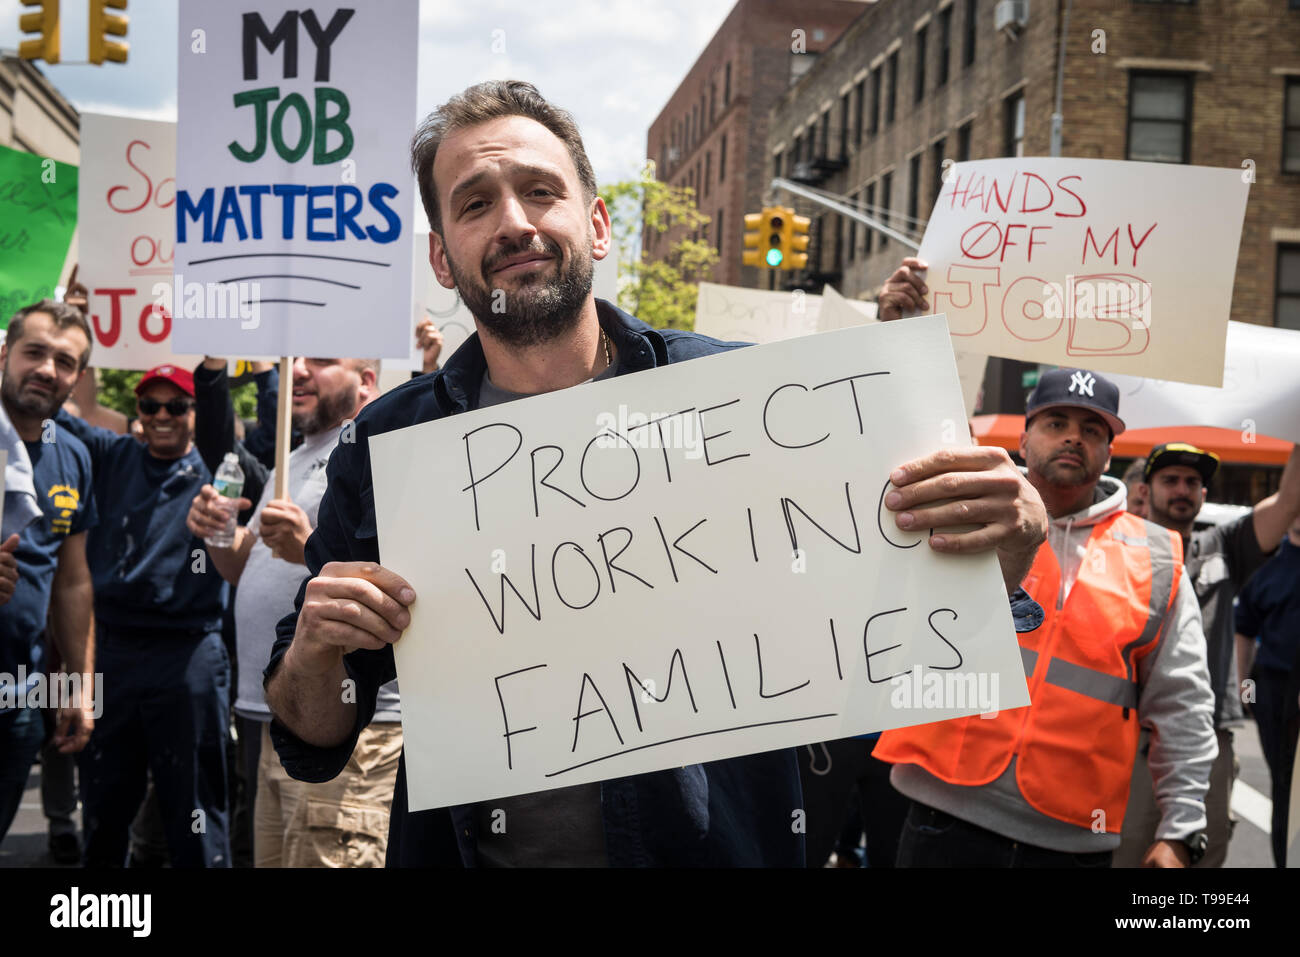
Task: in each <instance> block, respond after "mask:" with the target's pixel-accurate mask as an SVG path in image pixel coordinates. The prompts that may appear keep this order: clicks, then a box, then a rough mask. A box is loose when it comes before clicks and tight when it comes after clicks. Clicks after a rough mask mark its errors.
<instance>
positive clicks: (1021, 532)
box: [885, 446, 1047, 594]
mask: <svg viewBox="0 0 1300 957" xmlns="http://www.w3.org/2000/svg"><path fill="white" fill-rule="evenodd" d="M890 481H891V482H893V484H894V486H895V488H893V489H891V490H890V491H889V492H888V493H886V495H885V505H886V506H887V507H888V508H889V509H890V510H891V511H894V512H897V513H898V514H897V515H895V516H894V522H895V524H897V525H898V527H899V528H901V529H906V530H909V531H916V530H918V529H927V528H935V529H942V528H944V527H946V526H951V525H970V524H976V525H980V526H981V527H980V528H977V529H974V530H972V531H965V532H949V531H941V532H939V533H938V534H936V535H933V536H932V537H931V538H930V539H929V542H930V547H931V548H933V549H934V550H935V551H937V552H950V553H965V552H985V551H989V550H990V549H994V548H996V549H997V552H998V563H999V564H1000V565H1001V566H1002V578H1003V580H1004V582H1005V583H1006V586H1007V594H1011V593H1012V592H1014V591H1015V590H1016V588H1017V587H1018V586H1019V584H1020V581H1021V579H1023V578H1024V577H1025V574H1026V573H1027V572H1028V571H1029V567H1030V566H1031V565H1032V564H1033V562H1034V555H1035V554H1036V553H1037V552H1038V546H1039V545H1041V544H1042V543H1043V542H1044V541H1046V539H1047V509H1046V508H1045V507H1044V506H1043V500H1042V499H1041V498H1040V497H1039V495H1038V492H1037V490H1036V489H1035V488H1034V487H1033V486H1032V485H1031V484H1029V481H1028V479H1026V478H1025V477H1024V476H1023V475H1022V474H1021V473H1020V470H1019V469H1018V468H1016V467H1015V465H1014V464H1013V463H1012V461H1011V456H1009V455H1008V454H1007V452H1006V450H1005V449H1001V448H997V447H994V446H973V447H971V448H964V449H943V450H941V451H938V452H934V453H931V454H930V455H927V456H925V457H924V458H920V459H916V460H914V461H912V462H908V463H906V464H904V465H902V466H900V467H899V468H898V469H896V470H895V471H894V473H893V474H892V475H891V476H890Z"/></svg>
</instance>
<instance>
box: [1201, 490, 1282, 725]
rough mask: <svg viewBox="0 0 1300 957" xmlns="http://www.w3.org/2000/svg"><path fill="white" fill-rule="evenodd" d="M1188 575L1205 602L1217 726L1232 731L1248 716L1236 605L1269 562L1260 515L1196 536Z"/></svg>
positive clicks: (1206, 631) (1241, 519)
mask: <svg viewBox="0 0 1300 957" xmlns="http://www.w3.org/2000/svg"><path fill="white" fill-rule="evenodd" d="M1184 548H1185V550H1186V555H1185V562H1186V564H1187V574H1188V575H1189V576H1190V577H1191V579H1192V589H1193V590H1194V591H1195V592H1196V597H1197V599H1198V600H1199V601H1200V603H1201V619H1202V621H1203V622H1204V626H1205V645H1206V653H1207V655H1208V657H1209V665H1210V685H1211V686H1212V687H1213V688H1214V726H1215V727H1216V728H1226V727H1230V726H1231V725H1234V724H1237V723H1239V722H1241V721H1242V720H1243V719H1244V717H1245V715H1244V712H1243V711H1242V707H1241V696H1240V695H1239V694H1237V691H1236V689H1237V687H1238V686H1239V682H1238V680H1237V655H1236V653H1235V650H1234V649H1235V643H1234V642H1233V620H1232V602H1233V599H1234V598H1236V597H1237V592H1238V590H1240V589H1241V587H1242V586H1243V585H1245V584H1246V580H1247V579H1248V578H1250V576H1251V575H1253V574H1254V573H1255V570H1256V569H1257V568H1259V567H1260V566H1261V565H1263V564H1264V562H1265V561H1267V560H1268V555H1266V554H1265V553H1264V552H1262V551H1260V548H1259V539H1258V538H1257V537H1256V536H1255V514H1254V512H1247V513H1246V514H1245V515H1243V516H1242V517H1241V518H1239V519H1237V520H1236V521H1235V522H1229V523H1228V524H1226V525H1216V526H1214V527H1213V528H1207V529H1204V530H1203V531H1199V532H1193V533H1192V537H1191V540H1190V541H1189V542H1186V543H1185V544H1184Z"/></svg>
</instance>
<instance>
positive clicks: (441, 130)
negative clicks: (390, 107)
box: [411, 80, 596, 236]
mask: <svg viewBox="0 0 1300 957" xmlns="http://www.w3.org/2000/svg"><path fill="white" fill-rule="evenodd" d="M503 116H526V117H528V118H529V119H530V120H536V121H537V122H538V123H541V124H542V126H544V127H546V128H547V129H548V130H550V131H551V132H552V133H554V134H555V135H556V137H558V138H559V140H560V142H562V143H563V144H564V145H565V146H566V147H567V148H568V150H569V156H570V157H572V159H573V165H574V167H575V168H576V169H577V170H578V180H579V182H580V183H582V192H583V196H584V197H585V198H586V200H587V202H588V203H590V202H591V201H592V200H593V199H595V198H596V174H595V173H594V172H593V171H592V169H591V160H589V159H588V158H587V151H586V149H585V148H584V147H583V145H582V136H581V135H580V134H579V133H578V124H577V123H576V122H575V121H574V119H573V114H572V113H570V112H569V111H568V110H564V109H561V108H560V107H558V106H553V105H551V104H550V103H548V102H547V101H546V100H545V99H543V97H542V94H540V93H538V92H537V87H535V86H533V85H532V84H531V83H525V82H524V81H522V80H489V81H488V82H486V83H479V84H477V85H475V86H471V87H470V88H469V89H467V90H465V91H464V92H462V93H458V94H456V95H455V96H453V97H452V98H451V99H450V100H448V101H447V102H446V103H444V104H442V106H440V107H438V108H437V109H436V110H434V111H433V112H432V113H430V114H429V115H428V116H427V117H425V120H424V122H423V123H421V124H420V128H419V129H417V130H416V131H415V136H414V137H413V138H412V139H411V169H412V170H413V171H414V172H415V181H416V183H418V184H419V187H420V200H421V202H423V203H424V214H425V215H426V216H427V217H428V218H429V228H430V229H432V230H433V231H434V232H436V233H437V234H438V235H439V236H441V235H442V215H441V213H440V212H439V211H438V191H437V189H436V188H435V187H434V185H433V161H434V158H435V157H436V156H437V155H438V147H439V146H440V145H441V144H442V141H443V140H444V139H445V138H446V137H447V136H449V135H451V134H452V133H454V132H456V131H457V130H463V129H466V128H467V127H470V126H477V125H478V124H479V123H486V122H487V121H488V120H495V119H497V118H499V117H503Z"/></svg>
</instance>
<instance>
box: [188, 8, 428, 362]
mask: <svg viewBox="0 0 1300 957" xmlns="http://www.w3.org/2000/svg"><path fill="white" fill-rule="evenodd" d="M418 21H419V10H418V3H417V2H416V0H371V2H369V3H365V4H357V5H353V6H351V7H335V6H329V7H322V8H319V9H317V8H313V7H310V6H306V7H305V6H304V5H303V4H302V3H298V2H291V0H256V2H254V0H235V2H228V0H221V2H216V0H184V2H182V3H181V10H180V68H179V126H178V130H177V136H178V139H177V144H178V145H177V172H176V181H177V191H176V262H175V272H176V287H177V288H176V291H175V295H174V297H173V315H174V319H173V330H174V332H173V337H174V339H175V342H176V345H177V348H180V349H183V350H185V351H191V352H199V353H205V354H211V355H231V354H239V355H315V356H359V357H360V356H365V357H380V358H384V357H401V356H407V355H408V354H409V353H410V348H411V347H410V341H409V336H410V326H409V316H410V301H411V300H410V290H411V282H410V278H411V274H410V269H411V239H412V232H413V224H414V220H413V213H414V208H415V203H414V198H413V197H414V195H415V193H414V190H415V185H414V183H413V180H412V177H411V172H410V169H409V165H408V164H409V153H408V149H409V143H410V138H411V133H412V131H413V129H414V127H415V121H416V50H417V45H418V40H419V22H418Z"/></svg>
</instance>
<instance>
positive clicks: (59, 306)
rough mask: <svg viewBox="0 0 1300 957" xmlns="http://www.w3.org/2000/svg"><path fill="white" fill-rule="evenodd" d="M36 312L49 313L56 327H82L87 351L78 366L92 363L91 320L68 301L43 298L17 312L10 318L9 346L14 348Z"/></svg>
mask: <svg viewBox="0 0 1300 957" xmlns="http://www.w3.org/2000/svg"><path fill="white" fill-rule="evenodd" d="M34 312H43V313H45V314H46V315H48V316H49V317H50V319H51V320H53V322H54V328H55V329H80V330H81V331H82V332H83V333H85V336H86V351H85V352H83V353H82V354H81V364H80V365H79V366H78V367H77V368H78V370H80V369H84V368H86V366H87V365H88V364H89V363H90V348H91V346H93V345H94V343H95V336H94V334H93V333H92V332H91V331H90V320H88V319H87V318H86V314H85V313H84V312H82V311H81V310H80V309H78V308H77V307H76V306H70V305H68V303H66V302H55V301H54V300H53V299H42V300H41V301H40V302H34V303H32V304H31V305H30V306H24V307H23V308H21V309H19V310H18V311H17V312H15V313H14V314H13V318H11V319H10V320H9V330H8V331H7V332H6V333H5V341H6V342H8V343H9V348H10V349H12V348H13V347H14V346H15V345H16V344H17V342H18V340H19V339H21V338H22V337H23V326H24V325H26V323H27V317H28V316H30V315H31V314H32V313H34Z"/></svg>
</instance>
